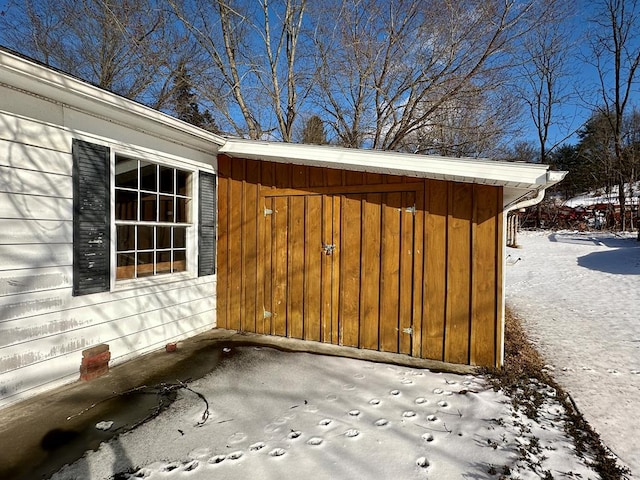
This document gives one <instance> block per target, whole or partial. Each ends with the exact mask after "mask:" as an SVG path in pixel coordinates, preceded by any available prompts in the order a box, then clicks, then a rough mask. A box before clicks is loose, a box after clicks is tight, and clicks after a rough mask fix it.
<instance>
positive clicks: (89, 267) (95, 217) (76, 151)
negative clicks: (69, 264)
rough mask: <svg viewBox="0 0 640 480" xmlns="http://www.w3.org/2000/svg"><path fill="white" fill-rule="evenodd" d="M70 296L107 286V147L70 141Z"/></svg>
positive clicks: (108, 242) (100, 290)
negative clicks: (71, 251)
mask: <svg viewBox="0 0 640 480" xmlns="http://www.w3.org/2000/svg"><path fill="white" fill-rule="evenodd" d="M72 154H73V295H86V294H88V293H97V292H105V291H108V290H109V287H110V280H111V276H110V268H111V260H110V250H111V245H110V241H109V239H110V235H109V234H110V228H111V226H110V221H111V215H110V205H111V200H110V190H111V187H110V183H111V176H110V173H109V148H107V147H104V146H102V145H94V144H92V143H88V142H84V141H81V140H76V139H74V140H73V145H72Z"/></svg>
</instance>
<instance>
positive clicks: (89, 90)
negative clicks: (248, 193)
mask: <svg viewBox="0 0 640 480" xmlns="http://www.w3.org/2000/svg"><path fill="white" fill-rule="evenodd" d="M0 83H2V84H5V85H7V86H8V87H10V88H14V89H16V90H20V91H23V92H26V93H29V94H32V95H36V96H39V97H42V98H45V99H47V100H50V101H53V102H56V103H58V104H61V105H64V106H66V107H69V108H72V109H75V110H79V111H82V112H85V113H88V114H91V115H93V116H98V117H101V118H105V119H108V120H109V121H112V122H115V123H118V124H121V125H124V126H127V127H129V128H131V129H132V130H138V131H141V132H145V133H148V134H151V135H155V136H158V137H160V138H165V139H168V140H169V139H170V140H173V141H176V142H178V143H182V144H185V145H190V146H193V147H196V148H199V149H206V150H208V151H212V150H216V146H219V145H222V144H224V142H225V140H224V138H222V137H220V136H219V135H215V134H213V133H210V132H207V131H206V130H203V129H201V128H198V127H196V126H194V125H191V124H188V123H186V122H183V121H182V120H178V119H176V118H174V117H171V116H170V115H167V114H164V113H162V112H160V111H158V110H154V109H152V108H150V107H146V106H144V105H142V104H140V103H137V102H134V101H132V100H129V99H126V98H124V97H122V96H120V95H116V94H114V93H111V92H108V91H107V90H104V89H102V88H99V87H96V86H93V85H91V84H89V83H87V82H84V81H82V80H79V79H77V78H75V77H72V76H70V75H67V74H65V73H62V72H59V71H56V70H53V69H51V68H48V67H46V66H42V65H39V64H37V63H35V62H32V61H30V60H27V59H25V58H22V57H20V56H17V55H14V54H12V53H10V52H7V51H4V50H1V49H0Z"/></svg>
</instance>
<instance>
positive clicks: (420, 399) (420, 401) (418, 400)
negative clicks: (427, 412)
mask: <svg viewBox="0 0 640 480" xmlns="http://www.w3.org/2000/svg"><path fill="white" fill-rule="evenodd" d="M425 403H427V399H426V398H424V397H418V398H416V399H415V404H416V405H424V404H425Z"/></svg>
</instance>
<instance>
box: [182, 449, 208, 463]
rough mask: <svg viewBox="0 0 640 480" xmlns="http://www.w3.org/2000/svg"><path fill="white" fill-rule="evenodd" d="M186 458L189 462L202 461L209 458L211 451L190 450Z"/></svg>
mask: <svg viewBox="0 0 640 480" xmlns="http://www.w3.org/2000/svg"><path fill="white" fill-rule="evenodd" d="M187 456H188V457H189V459H190V460H204V459H205V458H209V457H210V456H211V449H209V448H207V447H201V448H196V449H195V450H191V451H190V452H189V454H188V455H187Z"/></svg>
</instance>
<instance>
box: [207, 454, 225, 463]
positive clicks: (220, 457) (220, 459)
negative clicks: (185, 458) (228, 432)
mask: <svg viewBox="0 0 640 480" xmlns="http://www.w3.org/2000/svg"><path fill="white" fill-rule="evenodd" d="M226 458H227V456H226V455H215V456H213V457H211V458H210V459H209V463H210V464H212V465H216V464H218V463H221V462H223V461H224V460H225V459H226Z"/></svg>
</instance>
